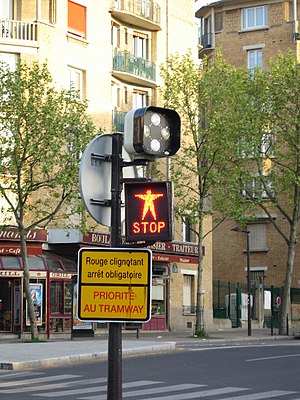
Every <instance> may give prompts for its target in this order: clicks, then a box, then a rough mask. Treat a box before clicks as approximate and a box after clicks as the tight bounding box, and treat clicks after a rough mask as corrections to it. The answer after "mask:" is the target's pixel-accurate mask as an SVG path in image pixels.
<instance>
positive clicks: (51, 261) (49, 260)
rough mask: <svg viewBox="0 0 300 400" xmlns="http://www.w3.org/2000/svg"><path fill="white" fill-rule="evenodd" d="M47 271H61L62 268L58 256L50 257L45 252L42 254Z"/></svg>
mask: <svg viewBox="0 0 300 400" xmlns="http://www.w3.org/2000/svg"><path fill="white" fill-rule="evenodd" d="M43 257H44V258H45V260H46V264H47V267H48V270H49V271H63V270H64V268H63V266H62V265H61V262H60V261H59V259H58V258H54V257H50V256H48V255H46V254H44V255H43Z"/></svg>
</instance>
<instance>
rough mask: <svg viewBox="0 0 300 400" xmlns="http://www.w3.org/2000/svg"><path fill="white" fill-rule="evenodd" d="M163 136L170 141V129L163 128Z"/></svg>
mask: <svg viewBox="0 0 300 400" xmlns="http://www.w3.org/2000/svg"><path fill="white" fill-rule="evenodd" d="M161 136H162V137H163V139H164V140H169V139H170V130H169V128H168V127H166V128H162V130H161Z"/></svg>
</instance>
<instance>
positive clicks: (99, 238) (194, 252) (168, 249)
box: [83, 232, 205, 257]
mask: <svg viewBox="0 0 300 400" xmlns="http://www.w3.org/2000/svg"><path fill="white" fill-rule="evenodd" d="M83 242H84V243H86V244H93V245H98V246H109V245H110V234H109V233H101V232H89V233H88V234H87V235H86V236H84V237H83ZM124 243H125V241H124ZM147 248H149V249H150V250H153V251H155V252H159V253H171V254H178V255H180V254H182V255H188V256H192V257H198V254H199V252H198V245H197V244H195V243H185V242H168V241H167V242H160V241H157V242H156V243H155V244H153V245H151V246H147ZM202 255H205V247H204V246H203V248H202Z"/></svg>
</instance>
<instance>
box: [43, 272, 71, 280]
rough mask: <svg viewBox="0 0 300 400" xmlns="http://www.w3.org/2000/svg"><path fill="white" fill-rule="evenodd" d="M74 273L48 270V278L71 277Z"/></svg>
mask: <svg viewBox="0 0 300 400" xmlns="http://www.w3.org/2000/svg"><path fill="white" fill-rule="evenodd" d="M73 275H74V274H68V273H65V272H50V274H49V276H50V278H52V279H53V278H54V279H55V278H60V279H72V276H73Z"/></svg>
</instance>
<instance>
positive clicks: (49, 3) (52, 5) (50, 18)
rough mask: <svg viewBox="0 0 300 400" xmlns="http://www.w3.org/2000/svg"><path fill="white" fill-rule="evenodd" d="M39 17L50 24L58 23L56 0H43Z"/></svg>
mask: <svg viewBox="0 0 300 400" xmlns="http://www.w3.org/2000/svg"><path fill="white" fill-rule="evenodd" d="M38 14H40V15H38V16H37V18H38V19H39V18H40V19H41V21H45V22H47V23H50V24H56V0H45V1H43V3H42V5H41V7H40V10H38Z"/></svg>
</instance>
